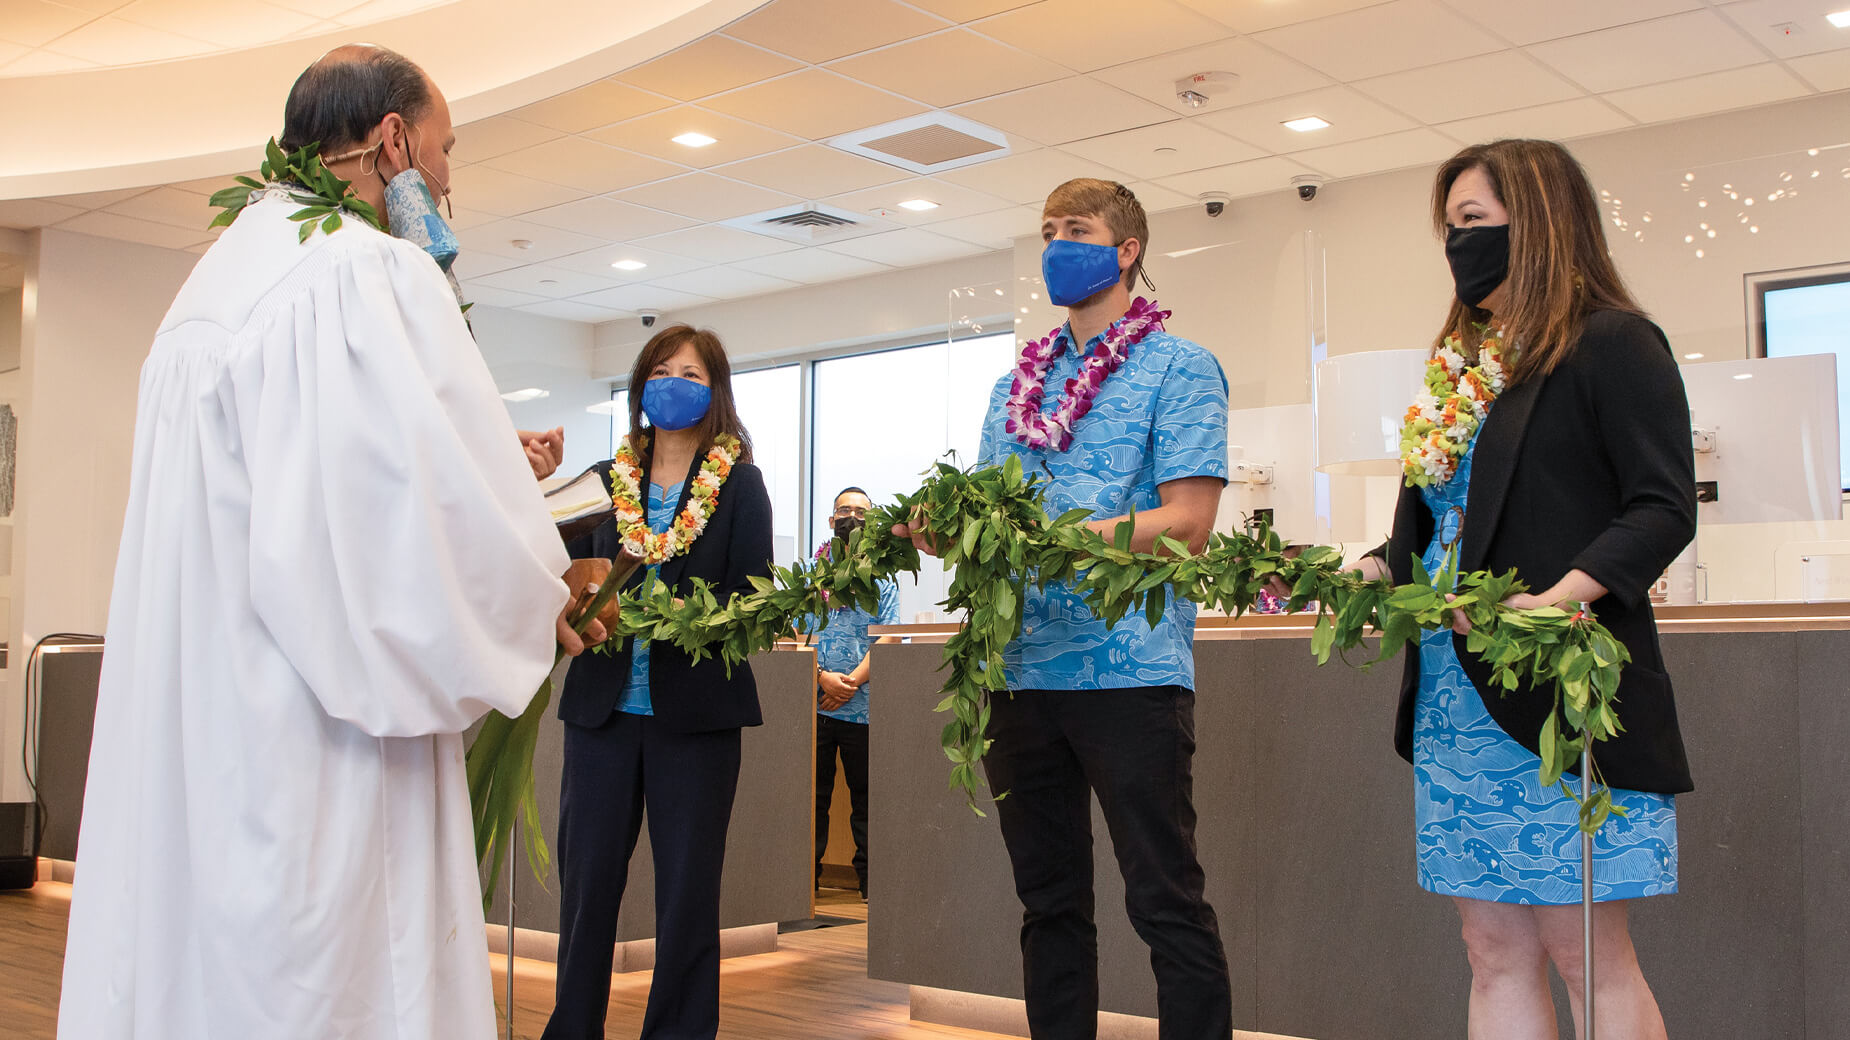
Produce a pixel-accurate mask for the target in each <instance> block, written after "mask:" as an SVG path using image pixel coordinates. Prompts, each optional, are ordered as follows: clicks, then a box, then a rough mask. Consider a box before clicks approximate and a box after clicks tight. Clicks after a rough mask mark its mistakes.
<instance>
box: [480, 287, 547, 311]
mask: <svg viewBox="0 0 1850 1040" xmlns="http://www.w3.org/2000/svg"><path fill="white" fill-rule="evenodd" d="M545 299H546V297H544V296H534V295H532V294H530V293H523V292H509V291H508V290H506V289H497V288H495V287H494V286H492V285H481V284H479V283H476V282H464V283H463V300H464V301H465V302H467V303H473V304H475V305H476V306H478V307H508V308H513V307H519V306H520V305H521V304H525V303H541V302H543V301H544V300H545Z"/></svg>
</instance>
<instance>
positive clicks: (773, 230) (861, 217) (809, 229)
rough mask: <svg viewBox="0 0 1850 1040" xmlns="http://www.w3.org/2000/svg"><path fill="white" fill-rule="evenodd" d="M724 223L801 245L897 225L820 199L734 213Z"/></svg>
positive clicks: (868, 233)
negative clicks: (760, 211) (733, 215)
mask: <svg viewBox="0 0 1850 1040" xmlns="http://www.w3.org/2000/svg"><path fill="white" fill-rule="evenodd" d="M722 223H724V224H725V225H726V226H727V227H732V228H738V229H739V230H740V231H750V232H752V233H753V234H755V235H768V236H770V237H771V238H781V239H783V240H784V241H786V242H795V243H797V244H799V245H805V246H819V245H822V244H823V243H825V242H840V241H844V240H846V239H850V238H860V237H861V236H862V235H871V234H873V233H875V232H877V231H889V230H891V229H893V228H894V227H896V226H897V225H895V224H893V223H891V222H889V221H885V220H881V219H880V218H878V217H874V216H869V215H867V214H864V213H850V212H849V211H847V210H845V209H840V208H837V207H835V206H830V205H825V204H823V203H820V202H805V203H799V204H798V205H795V206H784V207H781V208H779V209H773V210H767V211H765V212H763V213H753V214H751V215H750V216H744V217H734V218H733V219H731V220H727V221H723V222H722Z"/></svg>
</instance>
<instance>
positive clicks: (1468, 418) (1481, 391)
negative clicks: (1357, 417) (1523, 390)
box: [1400, 326, 1509, 487]
mask: <svg viewBox="0 0 1850 1040" xmlns="http://www.w3.org/2000/svg"><path fill="white" fill-rule="evenodd" d="M1503 360H1504V348H1503V330H1502V329H1500V328H1497V327H1495V326H1489V327H1485V328H1484V341H1483V342H1482V343H1481V344H1479V345H1478V354H1477V364H1475V365H1468V364H1466V363H1465V358H1464V353H1463V351H1462V350H1461V349H1460V344H1459V342H1458V338H1457V337H1456V336H1447V337H1446V339H1445V342H1444V343H1443V344H1441V345H1440V347H1439V350H1438V352H1437V353H1435V354H1434V355H1433V357H1432V360H1430V361H1428V362H1426V387H1425V389H1423V390H1421V391H1420V394H1419V396H1418V397H1416V398H1414V399H1413V406H1412V407H1411V408H1408V409H1407V417H1406V419H1405V420H1404V421H1403V422H1402V424H1401V427H1400V461H1401V472H1402V474H1403V475H1404V476H1405V477H1406V480H1407V486H1408V487H1439V486H1442V485H1444V484H1445V483H1446V482H1448V481H1450V480H1451V479H1452V477H1453V476H1454V475H1455V474H1456V473H1457V472H1458V464H1459V462H1461V461H1462V460H1463V459H1464V457H1465V451H1466V450H1467V449H1468V448H1469V447H1470V445H1471V437H1472V435H1473V434H1475V433H1476V432H1477V428H1478V426H1479V425H1480V424H1482V423H1483V421H1484V417H1485V416H1486V415H1488V414H1489V413H1490V404H1491V402H1492V401H1495V400H1496V399H1497V397H1498V396H1499V395H1501V394H1502V393H1503V388H1504V387H1505V386H1506V385H1508V382H1509V372H1508V370H1507V369H1505V368H1504V366H1503Z"/></svg>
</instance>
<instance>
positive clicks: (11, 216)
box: [0, 199, 84, 228]
mask: <svg viewBox="0 0 1850 1040" xmlns="http://www.w3.org/2000/svg"><path fill="white" fill-rule="evenodd" d="M82 212H84V211H83V210H81V209H78V208H77V207H76V206H66V205H64V204H62V203H58V202H52V201H50V200H47V199H6V200H0V227H9V228H35V227H45V226H46V225H48V224H56V223H57V222H58V221H60V220H69V219H71V218H72V217H74V216H77V215H78V214H80V213H82Z"/></svg>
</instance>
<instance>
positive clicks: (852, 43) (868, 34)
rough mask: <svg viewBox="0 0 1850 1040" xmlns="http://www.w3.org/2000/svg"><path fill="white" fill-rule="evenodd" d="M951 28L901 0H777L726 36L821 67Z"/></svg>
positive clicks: (731, 27) (728, 30) (734, 25)
mask: <svg viewBox="0 0 1850 1040" xmlns="http://www.w3.org/2000/svg"><path fill="white" fill-rule="evenodd" d="M946 24H948V23H947V22H946V21H945V20H944V19H942V18H938V17H935V16H933V15H929V14H926V13H924V12H923V11H920V10H918V9H916V8H913V7H907V6H906V5H904V4H900V3H897V2H896V0H777V2H776V3H772V4H766V5H765V6H763V7H760V8H759V9H758V10H756V11H754V12H752V13H751V14H749V15H746V16H745V17H744V18H741V19H739V20H738V21H736V22H733V23H732V24H731V25H728V26H726V35H728V36H733V37H737V38H738V39H741V40H745V41H746V42H748V43H755V44H757V45H758V46H760V47H767V48H769V49H771V50H774V51H778V52H780V53H783V54H788V55H790V56H791V57H794V58H800V59H802V60H803V61H807V62H810V63H811V64H815V65H820V64H822V63H823V62H825V61H833V60H834V59H836V58H840V57H845V56H847V55H849V54H858V53H860V52H861V51H864V50H870V49H872V48H874V47H884V46H886V45H887V44H889V43H898V42H899V41H900V40H907V39H911V38H912V37H914V36H923V35H924V34H926V33H928V32H933V31H935V30H938V29H941V28H944V27H945V25H946Z"/></svg>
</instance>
